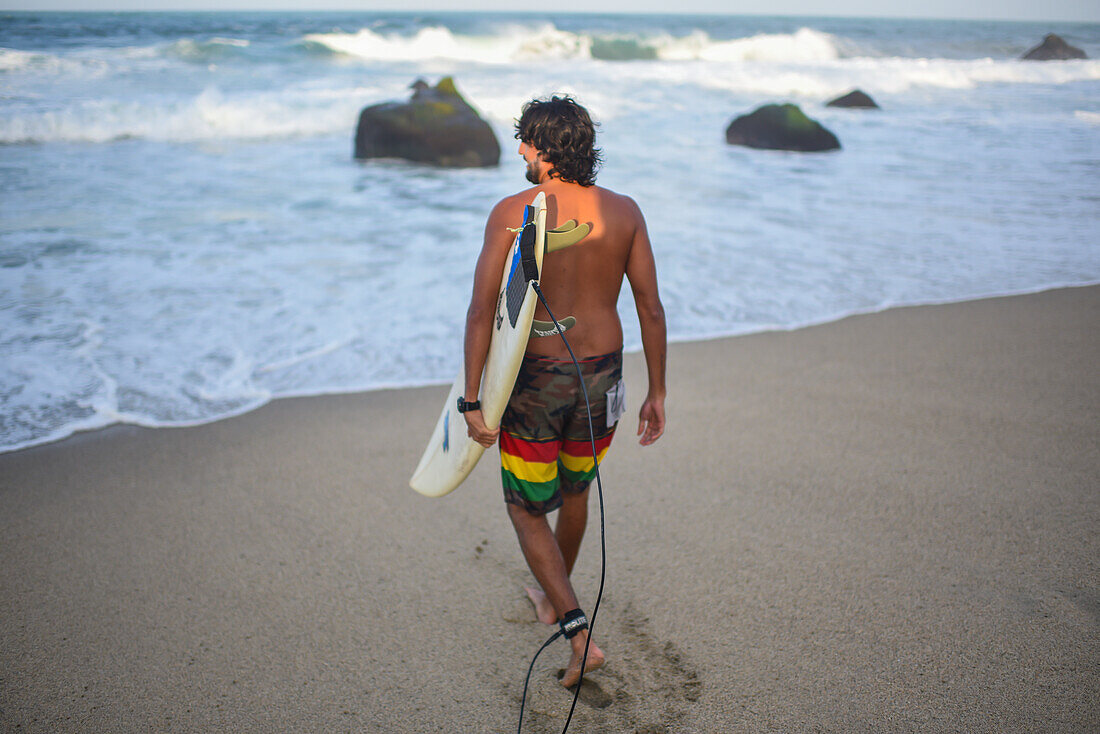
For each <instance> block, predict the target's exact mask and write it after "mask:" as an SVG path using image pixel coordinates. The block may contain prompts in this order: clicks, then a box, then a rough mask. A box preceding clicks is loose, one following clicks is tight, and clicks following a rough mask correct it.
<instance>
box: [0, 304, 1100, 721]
mask: <svg viewBox="0 0 1100 734" xmlns="http://www.w3.org/2000/svg"><path fill="white" fill-rule="evenodd" d="M1098 326H1100V287H1087V288H1075V289H1065V290H1058V291H1051V292H1046V293H1040V294H1034V295H1027V296H1015V297H1010V298H1000V299H990V300H983V301H974V302H969V303H961V304H951V305H943V306H926V307H916V308H904V309H896V310H891V311H888V312H884V313H879V314H870V315H863V316H856V317H852V318H848V319H844V320H843V321H839V322H836V323H832V324H827V325H822V326H817V327H812V328H808V329H802V330H798V331H794V332H781V333H767V334H758V335H752V336H746V337H738V338H732V339H722V340H715V341H708V342H700V343H692V344H677V345H673V346H672V347H671V350H670V354H669V374H670V379H669V392H670V395H669V401H668V413H669V426H668V433H667V434H666V436H665V437H664V438H663V439H661V441H659V442H658V444H657V445H656V446H654V447H651V448H647V449H642V448H641V447H639V446H638V445H637V443H636V441H635V440H634V439H633V436H632V434H633V431H634V428H635V426H636V423H635V419H634V418H633V417H631V418H630V419H629V420H628V421H627V423H626V424H625V428H626V429H627V430H624V431H622V432H621V433H620V435H619V436H618V437H617V439H616V443H615V445H614V446H613V447H612V450H611V452H610V454H609V458H608V460H607V462H606V465H605V467H604V483H605V489H606V510H607V547H608V558H607V563H608V572H607V591H606V595H605V597H604V603H603V606H602V607H601V609H600V614H599V617H598V619H597V621H596V638H597V640H598V641H599V642H600V644H601V646H602V647H603V648H604V650H605V651H606V652H607V654H608V663H607V665H606V667H605V668H604V669H603V670H601V671H599V672H597V673H596V674H594V675H593V676H592V679H591V685H590V686H589V687H586V690H585V692H584V696H583V702H582V703H581V704H580V705H579V706H578V709H577V714H576V715H575V717H574V721H573V725H572V726H571V728H570V731H574V732H605V731H606V732H762V731H778V732H791V731H835V732H871V731H874V732H883V731H888V732H906V731H921V732H928V731H932V732H938V731H968V732H969V731H976V732H984V731H987V732H1006V731H1029V732H1075V731H1080V732H1085V731H1092V732H1095V731H1100V703H1098V702H1100V369H1098V367H1097V365H1100V339H1098V334H1100V331H1098ZM626 369H627V379H628V390H631V388H633V392H631V393H630V400H631V402H632V404H633V405H634V406H635V408H636V406H637V405H638V401H639V400H640V397H641V396H640V395H639V394H638V391H639V390H641V389H642V387H643V386H644V366H643V363H642V360H641V357H640V355H628V358H627V365H626ZM446 391H447V388H446V387H445V386H439V387H431V388H423V389H412V390H397V391H379V392H371V393H365V394H359V395H343V396H331V397H315V398H301V399H290V400H279V401H276V402H274V403H271V404H269V405H267V406H265V407H264V408H262V409H260V410H257V411H255V412H252V413H250V414H247V415H244V416H241V417H238V418H234V419H231V420H226V421H221V422H219V423H214V424H211V425H206V426H201V427H197V428H187V429H157V430H146V429H139V428H133V427H116V428H113V429H108V430H103V431H98V432H94V433H90V434H85V435H80V436H76V437H73V438H71V439H69V440H66V441H63V442H60V443H57V444H54V445H50V446H45V447H39V448H35V449H30V450H25V451H19V452H14V453H9V454H5V455H0V533H2V535H0V537H2V538H3V540H2V545H0V640H2V648H0V729H2V730H4V731H42V732H69V731H81V732H92V731H110V732H127V731H141V732H145V731H245V732H271V731H295V732H313V731H317V732H320V731H324V732H329V731H336V732H339V731H372V732H375V731H377V732H456V731H463V732H465V731H514V730H515V728H516V723H517V714H518V708H519V696H520V692H521V690H522V685H523V676H524V673H525V672H526V669H527V665H528V663H529V661H530V659H531V656H532V655H533V654H534V652H535V650H536V649H537V648H538V646H539V645H540V644H541V643H542V641H543V640H544V639H545V638H546V637H547V635H548V633H549V631H550V630H549V628H548V627H546V626H544V625H540V624H538V623H537V622H535V621H534V617H533V613H532V611H531V608H530V606H529V604H528V603H527V602H526V600H525V598H524V594H523V589H522V586H523V585H524V584H525V583H529V575H528V572H527V570H526V567H525V566H524V564H523V561H522V557H521V556H520V554H519V550H518V547H517V545H516V542H515V538H514V535H513V532H512V530H511V527H510V525H509V523H508V521H507V518H506V516H505V512H504V509H503V505H502V503H501V500H500V489H499V480H498V472H499V470H498V468H497V465H496V462H495V452H490V453H489V454H487V455H486V459H485V460H484V461H482V463H481V464H480V465H479V466H478V468H477V469H476V470H475V473H474V474H473V475H472V477H471V478H470V479H469V480H468V481H467V482H466V483H465V484H464V485H463V486H461V487H460V488H459V489H458V490H457V491H455V492H454V493H452V494H451V495H449V496H447V497H444V498H441V499H434V500H433V499H427V498H424V497H421V496H419V495H417V494H415V493H414V492H412V491H411V490H409V489H408V488H407V486H406V482H407V479H408V475H409V474H410V473H411V470H412V468H413V467H414V466H415V464H416V461H417V459H418V458H419V454H420V452H421V450H422V448H423V444H424V442H425V441H426V440H427V437H428V435H429V434H430V433H431V429H432V425H433V423H434V421H435V418H436V414H437V410H438V407H439V404H440V402H441V401H442V399H443V397H444V396H445V394H446ZM593 499H594V498H593ZM595 510H596V506H595V504H593V516H595ZM599 563H600V554H599V542H598V525H597V524H595V523H593V524H592V525H591V527H590V531H589V536H588V539H587V540H586V545H585V547H584V548H583V549H582V555H581V560H580V563H579V566H578V569H577V572H576V574H575V581H576V585H577V587H578V590H579V592H580V595H581V597H582V603H583V604H584V605H585V606H586V607H589V608H590V607H591V605H592V601H593V597H594V594H595V591H596V586H597V579H598V574H599ZM567 652H568V651H567V646H566V645H565V643H564V642H560V641H559V642H556V643H554V645H552V646H551V647H550V648H549V649H548V650H547V651H546V652H545V653H543V655H542V657H541V658H540V659H539V662H538V664H537V665H536V667H535V672H534V675H533V677H532V683H531V693H530V695H529V700H528V717H527V718H526V720H525V725H524V729H523V730H524V731H527V732H552V731H560V729H561V726H562V725H563V724H564V719H565V715H566V713H567V711H568V706H569V700H570V699H569V695H568V694H567V693H566V691H564V689H562V688H560V686H559V685H558V684H557V682H556V680H555V672H556V671H557V670H558V669H559V668H560V667H561V666H562V665H563V664H564V662H565V660H566V658H567Z"/></svg>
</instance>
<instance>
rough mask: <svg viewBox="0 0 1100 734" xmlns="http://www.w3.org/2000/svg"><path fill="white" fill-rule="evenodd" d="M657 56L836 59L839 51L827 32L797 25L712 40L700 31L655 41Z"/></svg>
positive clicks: (731, 59) (726, 59) (727, 59)
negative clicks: (788, 29) (788, 30)
mask: <svg viewBox="0 0 1100 734" xmlns="http://www.w3.org/2000/svg"><path fill="white" fill-rule="evenodd" d="M655 45H656V48H657V56H658V57H659V58H660V59H663V60H665V61H695V60H701V61H724V62H736V61H790V62H813V61H831V60H833V59H837V58H839V56H840V53H839V52H838V51H837V46H836V43H835V42H834V40H833V38H832V37H831V36H830V35H829V34H828V33H822V32H820V31H815V30H812V29H810V28H801V29H799V30H798V31H797V32H796V33H779V34H761V35H757V36H751V37H749V38H738V39H734V40H732V41H716V40H713V39H711V37H710V36H709V35H707V34H706V32H704V31H695V32H694V33H692V34H691V35H689V36H687V37H685V38H668V37H666V38H664V39H662V40H661V41H659V42H657V43H656V44H655Z"/></svg>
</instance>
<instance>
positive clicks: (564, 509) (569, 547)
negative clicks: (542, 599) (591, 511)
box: [554, 489, 588, 575]
mask: <svg viewBox="0 0 1100 734" xmlns="http://www.w3.org/2000/svg"><path fill="white" fill-rule="evenodd" d="M587 524H588V490H587V489H586V490H584V491H583V492H578V493H576V494H573V493H566V494H563V495H562V505H561V509H560V510H558V522H557V525H555V526H554V537H555V538H556V539H557V541H558V548H559V549H561V555H562V560H563V561H565V573H566V575H572V573H573V565H574V564H575V563H576V562H577V555H578V554H579V553H580V552H581V541H582V540H584V530H585V527H586V526H587Z"/></svg>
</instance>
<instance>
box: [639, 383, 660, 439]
mask: <svg viewBox="0 0 1100 734" xmlns="http://www.w3.org/2000/svg"><path fill="white" fill-rule="evenodd" d="M664 432H665V398H664V396H663V395H662V396H661V397H654V396H652V395H647V396H646V399H645V402H644V403H642V408H641V410H639V411H638V435H639V436H641V437H642V438H641V440H640V441H638V443H640V444H641V445H642V446H649V445H650V444H651V443H653V442H654V441H656V440H657V439H658V438H660V437H661V434H663V433H664Z"/></svg>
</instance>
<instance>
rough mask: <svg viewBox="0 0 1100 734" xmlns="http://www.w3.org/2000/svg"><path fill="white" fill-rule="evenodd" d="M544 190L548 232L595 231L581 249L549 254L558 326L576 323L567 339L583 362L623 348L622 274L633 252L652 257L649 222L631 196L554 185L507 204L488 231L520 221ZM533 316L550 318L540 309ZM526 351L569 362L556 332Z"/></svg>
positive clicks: (546, 283)
mask: <svg viewBox="0 0 1100 734" xmlns="http://www.w3.org/2000/svg"><path fill="white" fill-rule="evenodd" d="M539 191H542V192H544V193H545V194H546V207H547V227H548V228H550V227H555V226H557V225H559V224H562V223H564V222H566V221H567V220H570V219H575V220H576V221H577V222H580V223H582V224H588V225H589V226H590V227H591V228H592V229H591V232H590V233H589V234H588V236H587V237H586V238H585V239H584V240H582V241H581V242H580V243H579V244H577V245H573V246H572V247H567V248H565V249H563V250H559V251H557V252H554V253H551V254H549V255H547V256H546V258H545V260H544V261H543V265H542V278H541V288H542V291H543V294H544V295H545V296H546V300H547V301H548V302H549V304H550V308H552V309H553V310H554V315H555V316H557V317H558V319H559V320H561V319H562V318H564V317H566V316H573V317H574V318H576V320H577V323H576V326H575V327H573V329H571V330H570V331H569V333H568V335H567V337H568V339H569V342H570V344H571V345H572V346H573V351H574V352H575V353H576V354H577V356H578V357H581V356H590V355H596V354H607V353H610V352H614V351H616V350H617V349H619V348H621V347H622V344H623V331H622V325H621V324H620V321H619V315H618V311H617V308H616V306H617V303H618V300H619V291H620V289H621V288H622V281H623V275H625V274H626V273H627V272H628V270H629V268H630V264H631V254H632V251H633V250H634V248H635V247H638V248H641V249H644V250H645V253H638V254H648V253H649V247H650V245H649V240H648V236H647V235H646V229H645V221H644V219H643V218H642V216H641V213H640V212H639V210H638V207H637V205H636V204H635V203H634V202H633V200H631V199H630V198H628V197H626V196H621V195H619V194H616V193H615V192H613V191H610V190H608V189H604V188H601V187H599V186H579V185H577V184H574V183H566V182H562V181H559V180H557V179H551V180H550V181H548V182H546V183H544V184H542V185H540V186H537V187H535V188H533V189H528V190H526V191H523V192H521V193H519V194H516V195H515V196H511V197H508V198H507V199H505V200H503V201H501V202H500V204H499V205H498V206H497V208H496V209H495V210H494V212H493V217H490V225H489V226H493V220H494V219H495V218H496V217H497V215H498V214H499V215H500V217H501V218H502V219H507V220H510V221H512V222H515V221H520V220H522V218H523V214H522V212H523V207H524V205H526V204H527V203H529V202H530V201H531V199H532V198H534V196H535V194H536V193H537V192H539ZM486 234H487V235H490V234H492V233H490V232H488V231H487V232H486ZM494 239H496V238H495V237H494ZM501 244H502V245H503V246H505V247H506V246H507V245H508V244H510V239H509V238H508V237H504V238H501ZM649 259H651V256H650V258H649ZM535 318H537V319H541V320H544V321H548V320H549V319H550V317H549V315H548V314H547V313H546V310H545V308H544V307H543V306H542V304H541V303H540V304H539V305H538V309H537V311H536V313H535ZM527 352H528V354H539V355H545V356H551V357H562V358H568V351H567V350H566V348H565V345H564V344H563V343H562V340H561V339H560V338H559V337H558V335H557V334H553V335H551V336H545V337H532V339H531V340H530V341H529V342H528V345H527Z"/></svg>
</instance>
